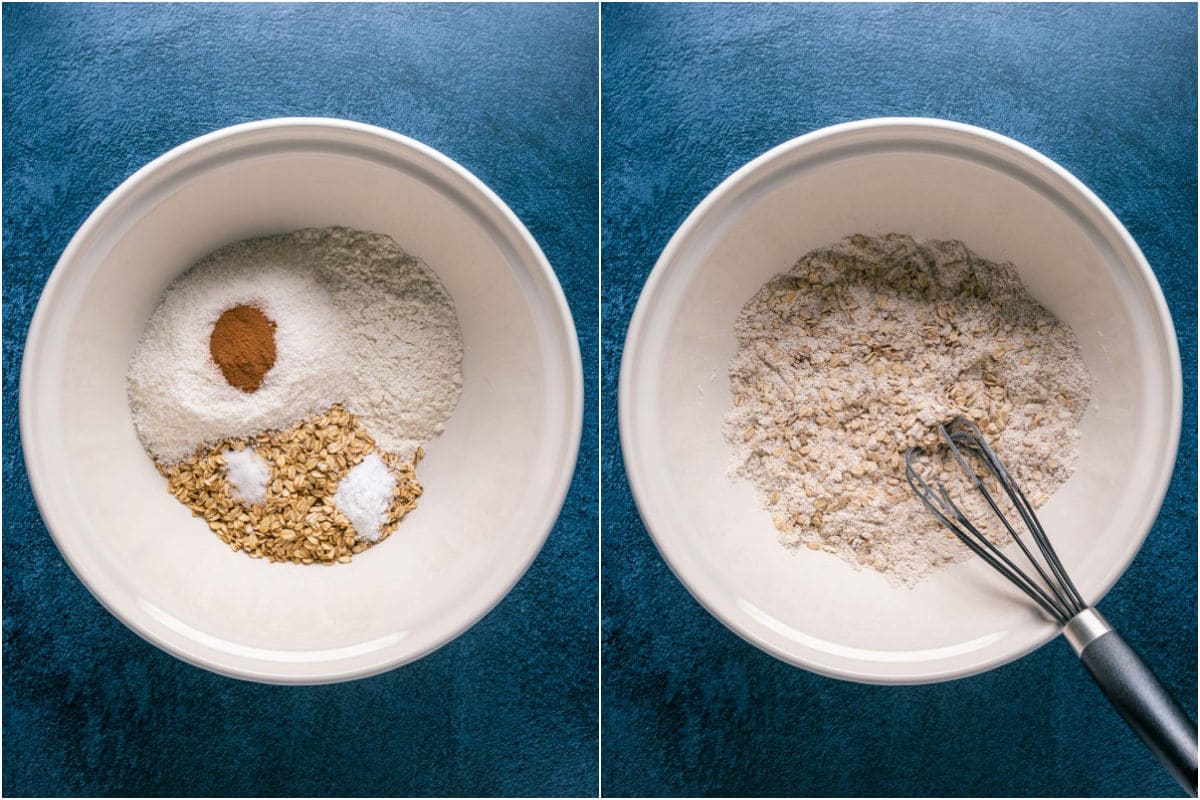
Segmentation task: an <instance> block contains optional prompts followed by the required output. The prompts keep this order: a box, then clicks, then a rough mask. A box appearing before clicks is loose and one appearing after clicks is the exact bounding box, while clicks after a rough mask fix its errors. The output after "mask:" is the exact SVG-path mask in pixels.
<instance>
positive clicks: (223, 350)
mask: <svg viewBox="0 0 1200 800" xmlns="http://www.w3.org/2000/svg"><path fill="white" fill-rule="evenodd" d="M208 350H209V352H210V353H211V354H212V359H213V361H215V362H216V364H217V366H218V367H220V368H221V374H223V375H224V376H225V380H227V381H229V383H230V385H232V386H236V387H237V388H239V389H241V390H242V391H243V392H251V393H253V392H256V391H258V387H259V386H261V385H262V382H263V377H264V376H265V375H266V374H267V373H268V372H269V371H270V370H271V367H273V366H275V323H274V322H273V321H272V320H271V319H270V318H268V317H267V315H266V314H264V313H263V312H262V309H260V308H257V307H255V306H246V305H239V306H234V307H233V308H227V309H225V311H224V312H223V313H222V314H221V316H220V317H219V318H218V319H217V324H216V325H214V326H213V330H212V335H211V336H210V337H209V339H208Z"/></svg>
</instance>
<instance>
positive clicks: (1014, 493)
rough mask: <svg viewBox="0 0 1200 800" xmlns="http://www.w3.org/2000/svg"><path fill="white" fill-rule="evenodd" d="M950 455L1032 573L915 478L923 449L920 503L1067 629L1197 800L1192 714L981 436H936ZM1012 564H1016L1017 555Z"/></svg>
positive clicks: (947, 428)
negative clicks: (1057, 547)
mask: <svg viewBox="0 0 1200 800" xmlns="http://www.w3.org/2000/svg"><path fill="white" fill-rule="evenodd" d="M938 430H939V432H940V434H941V436H942V439H943V440H944V441H945V444H946V446H947V447H948V448H949V451H950V453H951V454H952V455H953V456H954V459H955V460H956V461H957V462H958V465H959V467H961V468H962V471H963V472H964V473H965V474H966V476H967V478H968V480H969V481H970V483H971V484H972V485H973V486H974V488H975V489H977V490H978V491H979V492H980V494H982V495H983V498H984V500H986V501H987V504H988V506H989V507H990V508H991V510H992V512H993V513H994V514H995V516H996V518H997V519H999V521H1000V524H1001V525H1002V526H1003V527H1004V530H1005V531H1007V533H1008V536H1009V537H1010V538H1011V539H1012V541H1013V542H1015V543H1016V545H1017V547H1018V548H1019V549H1020V551H1021V554H1022V555H1023V556H1024V560H1026V561H1028V562H1029V564H1030V565H1032V570H1025V569H1022V568H1021V567H1019V566H1017V564H1016V563H1014V561H1013V560H1012V559H1010V558H1009V557H1008V556H1006V555H1005V554H1004V553H1003V552H1002V551H1001V549H1000V547H998V546H997V545H996V544H994V543H993V542H992V541H991V540H990V539H988V537H986V536H984V535H983V533H982V532H981V531H980V529H979V528H978V527H976V526H975V525H974V524H973V523H972V522H971V521H970V520H969V519H967V517H966V515H964V514H963V512H962V510H961V509H960V508H959V507H958V505H956V504H955V502H954V501H953V500H952V499H951V498H950V495H949V494H948V493H947V492H946V489H945V487H944V486H943V485H941V484H938V486H937V488H936V489H934V488H933V487H931V486H930V485H929V483H928V482H926V480H925V479H924V478H922V477H921V475H920V474H918V472H917V468H916V466H915V464H914V461H915V460H916V459H917V458H918V457H919V456H921V455H922V454H923V450H922V449H921V448H920V447H914V448H911V449H910V450H909V451H908V452H907V453H905V455H904V464H905V469H904V474H905V477H906V478H907V479H908V483H909V485H910V486H911V487H912V489H913V491H914V492H916V495H917V497H919V498H920V499H921V502H922V503H924V504H925V507H926V508H927V509H928V510H929V511H930V512H931V513H932V514H933V515H934V516H935V517H937V519H938V521H939V522H941V523H942V524H943V525H945V526H946V527H947V528H949V529H950V530H951V531H952V532H953V533H954V535H955V536H956V537H958V539H959V540H960V541H961V542H962V543H963V544H965V545H966V546H967V547H969V548H970V549H971V550H972V551H973V552H974V553H975V554H976V555H978V556H979V557H980V558H982V559H983V560H984V561H986V562H987V563H988V564H989V565H990V566H991V567H992V568H994V569H995V570H996V571H997V572H999V573H1000V574H1001V575H1003V576H1004V577H1005V578H1006V579H1007V580H1008V581H1009V582H1011V583H1012V584H1013V585H1014V586H1016V587H1017V588H1018V589H1020V590H1021V591H1022V592H1024V593H1025V594H1026V595H1028V596H1029V598H1030V599H1031V600H1033V601H1034V602H1035V603H1037V605H1038V606H1039V607H1040V608H1041V609H1042V610H1043V611H1044V612H1046V614H1048V615H1049V616H1050V617H1051V618H1052V619H1053V620H1054V621H1055V622H1056V623H1058V625H1060V626H1061V627H1062V632H1063V636H1064V637H1065V638H1066V640H1067V641H1068V642H1069V643H1070V644H1071V647H1072V648H1073V649H1074V650H1075V653H1076V655H1078V656H1079V659H1080V661H1082V662H1083V665H1084V666H1085V667H1087V670H1088V672H1090V673H1091V675H1092V677H1093V678H1094V679H1095V681H1096V683H1097V684H1098V685H1099V686H1100V689H1101V690H1102V691H1103V692H1104V694H1105V696H1107V697H1108V699H1109V702H1111V703H1112V704H1113V706H1114V707H1115V708H1116V709H1117V711H1118V712H1120V714H1121V716H1122V717H1124V719H1125V721H1126V722H1127V723H1129V726H1130V727H1131V728H1133V730H1134V731H1135V732H1136V733H1137V735H1138V736H1140V737H1141V738H1142V741H1144V742H1145V743H1146V745H1147V746H1148V747H1149V748H1150V750H1151V752H1153V753H1154V755H1155V756H1156V757H1157V758H1158V760H1159V761H1160V762H1162V764H1163V766H1165V767H1166V768H1167V770H1168V771H1169V772H1170V773H1171V775H1172V776H1174V778H1175V780H1177V781H1179V784H1180V785H1181V786H1182V787H1183V788H1184V789H1185V790H1186V791H1187V792H1188V793H1189V794H1190V795H1191V796H1193V797H1195V796H1196V726H1195V724H1194V723H1193V722H1192V721H1191V720H1190V719H1189V718H1188V716H1187V713H1186V712H1184V710H1183V709H1182V708H1181V707H1180V706H1179V704H1178V703H1177V702H1175V700H1174V699H1173V698H1172V697H1171V695H1170V694H1168V693H1167V690H1166V689H1165V688H1163V685H1162V683H1160V682H1159V680H1158V678H1156V677H1155V675H1154V673H1153V672H1151V671H1150V669H1149V668H1148V667H1147V666H1146V665H1145V663H1143V662H1142V660H1141V658H1140V657H1139V656H1138V655H1137V653H1135V652H1134V651H1133V649H1132V648H1130V646H1129V645H1128V644H1126V643H1125V640H1124V639H1122V638H1121V636H1120V635H1119V634H1118V633H1117V632H1116V631H1115V630H1113V628H1112V626H1111V625H1109V624H1108V622H1107V621H1106V620H1105V619H1104V617H1102V616H1100V612H1098V611H1097V610H1096V609H1094V608H1091V607H1089V606H1088V604H1087V603H1085V602H1084V600H1083V598H1082V597H1081V596H1080V594H1079V590H1078V589H1076V588H1075V584H1074V583H1072V582H1071V578H1070V576H1068V575H1067V571H1066V570H1065V569H1064V568H1063V565H1062V562H1061V561H1059V558H1058V555H1057V554H1056V553H1055V552H1054V547H1053V546H1052V545H1051V544H1050V539H1049V537H1047V536H1046V531H1045V529H1044V528H1043V527H1042V525H1041V523H1040V522H1039V521H1038V518H1037V514H1035V513H1034V510H1033V505H1032V504H1031V503H1030V502H1029V500H1028V499H1027V498H1026V497H1025V494H1024V492H1022V491H1021V488H1020V487H1019V486H1018V485H1017V483H1016V481H1015V480H1013V477H1012V475H1011V474H1010V473H1009V471H1008V470H1007V469H1006V468H1005V466H1004V464H1003V463H1002V462H1001V461H1000V458H999V457H998V456H997V455H996V453H995V452H994V451H993V450H992V448H991V447H989V446H988V443H987V442H986V441H985V440H984V438H983V433H982V432H981V431H980V430H979V428H978V427H977V426H976V425H975V424H974V423H973V422H971V421H970V420H968V419H965V418H963V417H956V418H954V419H953V420H951V421H950V422H948V423H946V424H945V425H942V426H939V428H938ZM989 481H990V482H992V483H993V484H994V485H996V486H999V487H1000V488H1001V489H1003V491H1004V494H1005V495H1007V497H1008V500H1009V501H1010V502H1011V504H1012V507H1013V508H1014V509H1015V510H1016V514H1017V516H1019V517H1020V518H1021V519H1020V524H1022V525H1023V526H1024V527H1025V528H1026V529H1027V530H1028V531H1029V535H1030V538H1032V539H1033V543H1034V545H1035V548H1036V550H1037V554H1039V555H1040V556H1041V559H1040V560H1039V559H1038V558H1035V557H1034V555H1035V554H1034V552H1032V551H1031V550H1030V548H1029V547H1028V546H1027V545H1026V543H1025V541H1024V540H1023V539H1022V538H1021V536H1019V535H1018V533H1017V530H1016V528H1015V527H1014V526H1013V523H1012V522H1011V521H1010V519H1009V517H1008V516H1006V514H1005V513H1004V512H1003V511H1002V510H1001V509H1000V506H999V505H998V504H997V502H996V498H995V497H994V496H993V495H992V492H991V490H989V488H988V483H989ZM1013 556H1014V557H1017V558H1019V557H1020V556H1017V554H1016V553H1013Z"/></svg>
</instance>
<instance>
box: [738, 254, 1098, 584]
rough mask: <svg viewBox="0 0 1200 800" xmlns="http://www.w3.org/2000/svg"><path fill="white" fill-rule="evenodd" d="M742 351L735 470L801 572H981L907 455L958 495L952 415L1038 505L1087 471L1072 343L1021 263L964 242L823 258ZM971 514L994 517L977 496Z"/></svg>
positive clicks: (767, 310) (753, 303) (777, 293)
mask: <svg viewBox="0 0 1200 800" xmlns="http://www.w3.org/2000/svg"><path fill="white" fill-rule="evenodd" d="M736 334H737V339H738V351H737V354H736V355H735V356H734V359H733V361H732V363H731V364H730V367H729V376H730V388H731V391H732V395H733V407H732V408H731V409H730V411H729V412H728V414H727V415H726V418H725V436H726V439H727V440H728V441H729V443H730V445H731V446H732V447H733V449H734V458H733V462H732V465H731V468H730V471H731V474H733V475H735V476H740V477H744V478H747V479H749V480H750V481H751V482H753V483H754V485H755V486H756V487H757V488H758V489H759V491H760V493H761V496H762V497H763V501H764V505H765V506H766V508H767V510H768V511H770V512H771V515H772V517H773V520H774V522H775V527H776V528H777V529H778V531H779V538H780V541H781V542H782V543H783V544H784V545H786V546H788V547H789V548H793V549H796V550H798V552H799V553H800V554H801V555H807V554H809V551H824V552H828V553H833V554H835V555H837V556H839V557H841V558H843V559H845V560H847V561H849V562H850V563H851V564H853V565H855V566H856V567H870V568H873V569H875V570H878V571H879V572H882V573H883V574H884V575H885V576H887V577H888V578H889V579H890V580H892V581H893V582H895V583H902V584H910V585H911V584H912V583H913V582H915V581H916V580H917V579H919V578H921V577H922V576H924V575H926V574H928V573H929V572H930V571H932V570H934V569H935V568H937V567H939V566H942V565H944V564H947V563H951V562H954V561H961V560H963V559H964V558H967V557H969V556H970V555H971V553H970V551H969V550H968V549H967V548H966V546H965V545H963V544H962V543H960V542H959V541H958V540H957V539H955V538H953V535H952V534H950V533H949V531H946V530H944V529H943V528H942V527H941V526H940V525H939V523H938V522H937V521H936V520H935V519H934V518H933V516H931V515H930V514H929V512H928V511H926V510H925V508H924V507H923V506H922V505H921V503H920V501H919V500H918V499H917V498H916V497H915V496H914V495H913V493H912V491H911V489H910V488H909V486H908V484H907V483H906V481H905V477H904V462H903V456H904V453H905V451H906V450H907V449H908V448H909V447H911V446H914V445H922V446H924V447H927V448H934V449H931V450H930V452H931V453H933V454H934V455H935V456H940V457H936V458H933V459H931V461H932V463H931V464H929V465H928V466H929V468H930V469H932V470H933V471H934V472H933V476H934V478H935V479H936V480H938V481H941V482H945V483H947V484H948V485H950V486H951V487H952V486H953V485H954V481H955V479H956V478H957V477H958V469H957V467H956V466H955V465H954V464H953V462H951V461H950V460H949V459H948V458H946V457H945V455H946V454H945V453H944V452H940V451H938V450H937V449H936V447H937V445H938V438H937V434H936V426H937V425H938V424H940V423H944V422H947V421H949V420H950V418H952V417H954V416H959V415H961V416H966V417H968V418H971V419H972V420H974V421H975V422H976V423H977V424H979V425H980V427H981V428H983V430H984V433H985V436H987V438H988V439H989V440H990V442H991V444H992V446H993V448H994V449H995V450H996V452H997V453H998V454H999V455H1000V457H1001V458H1002V459H1003V460H1004V461H1005V463H1006V464H1007V466H1008V467H1009V469H1010V471H1011V472H1012V473H1013V475H1014V477H1015V478H1016V479H1017V482H1018V483H1019V484H1021V485H1022V486H1023V488H1024V490H1025V492H1026V494H1027V495H1028V496H1029V498H1030V500H1031V501H1032V502H1033V503H1034V504H1035V506H1040V505H1041V504H1042V503H1043V502H1044V501H1045V500H1046V499H1048V498H1049V496H1050V494H1051V493H1053V492H1054V490H1055V489H1057V488H1058V487H1059V486H1060V485H1061V484H1062V483H1064V482H1065V481H1066V480H1067V478H1069V477H1070V475H1071V473H1072V471H1073V470H1074V465H1075V461H1076V457H1077V451H1078V444H1077V442H1078V437H1079V432H1078V424H1079V420H1080V418H1081V417H1082V416H1083V413H1084V411H1085V409H1086V408H1087V405H1088V401H1089V399H1090V394H1091V384H1090V378H1089V376H1088V374H1087V371H1086V369H1085V367H1084V363H1083V357H1082V355H1081V354H1080V351H1079V345H1078V343H1077V341H1076V339H1075V335H1074V333H1073V332H1072V331H1071V329H1070V328H1069V327H1068V326H1067V325H1066V324H1064V323H1062V322H1060V321H1059V320H1057V319H1055V318H1054V316H1052V315H1051V314H1050V312H1048V311H1047V310H1046V309H1045V308H1043V307H1042V306H1041V305H1040V304H1039V303H1038V302H1037V301H1036V300H1034V299H1033V297H1031V296H1030V295H1029V293H1028V291H1027V290H1026V289H1025V287H1024V286H1023V285H1022V284H1021V282H1020V280H1019V278H1018V276H1017V272H1016V270H1015V268H1014V267H1013V266H1012V265H1011V264H996V263H991V262H988V261H985V260H984V259H982V258H980V257H979V256H977V255H975V254H974V253H972V252H971V251H970V250H968V249H967V248H966V246H965V245H963V244H962V242H953V241H949V242H941V241H928V242H917V241H915V240H913V239H912V237H909V236H903V235H899V234H888V235H886V236H878V237H869V236H851V237H848V238H846V239H843V240H841V241H839V242H837V243H836V244H834V245H832V246H830V247H827V248H821V249H818V250H814V251H812V252H811V253H808V254H807V255H805V256H804V257H803V258H802V259H801V260H800V262H799V263H798V264H796V266H795V267H793V268H792V269H791V270H790V271H789V272H787V273H785V274H783V275H778V276H776V277H775V278H773V279H772V280H770V281H769V282H768V283H767V284H766V285H765V286H764V287H763V288H762V289H761V290H760V291H759V292H758V293H757V294H756V295H755V296H754V297H752V298H751V299H750V301H749V302H747V303H746V305H745V307H744V308H743V309H742V312H741V314H740V315H739V317H738V320H737V324H736ZM931 482H932V481H931ZM960 483H963V484H965V481H960ZM956 500H957V501H958V502H959V503H960V504H961V505H962V507H963V509H964V511H965V512H966V513H967V515H968V517H969V518H972V519H974V520H976V521H977V522H985V521H986V520H987V519H988V518H990V512H989V511H988V510H987V508H986V507H985V506H983V501H982V500H981V499H980V498H979V497H978V496H977V495H976V493H974V492H973V490H972V491H970V492H969V494H968V496H962V497H958V498H956ZM998 527H999V526H997V528H998ZM1000 534H1002V531H999V532H997V535H998V536H999V535H1000ZM999 540H1000V539H998V541H999Z"/></svg>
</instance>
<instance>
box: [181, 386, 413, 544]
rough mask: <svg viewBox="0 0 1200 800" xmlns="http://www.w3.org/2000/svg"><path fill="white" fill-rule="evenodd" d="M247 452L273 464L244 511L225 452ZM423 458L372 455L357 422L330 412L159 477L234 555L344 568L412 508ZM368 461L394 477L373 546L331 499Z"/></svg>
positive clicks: (234, 442) (228, 444)
mask: <svg viewBox="0 0 1200 800" xmlns="http://www.w3.org/2000/svg"><path fill="white" fill-rule="evenodd" d="M251 448H252V449H253V451H254V452H255V453H257V454H259V455H260V456H261V457H262V458H263V459H264V460H265V461H266V462H268V463H269V464H271V466H272V471H273V477H272V480H271V482H270V483H269V484H267V485H266V487H265V491H264V497H263V500H262V501H261V502H259V503H255V504H254V505H252V506H250V507H247V506H246V505H245V503H243V502H242V501H240V500H239V499H237V497H236V496H235V493H234V491H233V486H232V485H231V482H230V480H229V478H228V475H227V473H226V467H227V466H228V455H227V454H228V452H229V451H231V450H233V451H241V452H249V450H250V449H251ZM422 454H423V451H422V450H418V451H417V454H416V456H415V458H414V460H413V461H407V462H406V461H401V460H400V459H399V458H398V457H397V456H396V455H395V454H393V453H386V452H381V451H379V450H377V449H376V446H375V440H374V439H373V438H372V437H371V434H370V433H369V432H368V431H367V429H366V427H365V426H364V425H363V424H362V422H361V421H360V420H358V419H357V418H356V417H355V416H354V415H353V414H351V413H349V412H348V411H346V409H345V408H343V407H342V406H340V405H335V406H333V407H332V408H330V409H329V410H328V411H327V412H326V413H324V414H320V415H317V416H315V417H312V418H310V419H306V420H304V421H303V422H301V423H300V424H298V425H296V426H294V427H292V428H288V429H286V430H282V431H265V432H262V433H259V434H257V435H255V436H252V437H247V438H243V439H231V440H226V441H223V442H218V443H216V444H215V445H213V446H212V447H209V448H204V449H202V450H201V451H200V452H198V453H196V455H194V456H192V457H191V458H188V459H184V460H183V461H180V462H179V463H177V464H174V465H171V466H169V467H168V466H162V465H159V471H160V472H162V474H163V475H164V476H165V477H166V478H167V486H168V489H169V491H170V492H171V494H173V495H174V496H175V497H176V498H177V499H178V500H179V501H180V502H181V503H183V504H184V505H186V506H187V507H188V508H190V509H191V510H192V514H193V515H195V516H197V517H203V518H204V520H205V522H207V523H208V525H209V527H210V528H212V530H213V531H214V532H215V533H216V534H217V536H219V537H221V541H223V542H225V543H226V544H228V545H229V546H230V548H231V549H232V550H234V551H235V552H236V551H242V552H244V553H246V554H247V555H248V556H250V557H251V558H266V559H268V560H270V561H291V562H294V563H297V564H312V563H324V564H333V563H339V562H340V563H343V564H344V563H349V561H350V558H351V556H352V555H353V554H355V553H361V552H362V551H364V550H366V549H367V547H369V546H370V545H371V544H373V543H374V542H376V541H381V540H382V539H384V538H386V537H387V536H388V535H389V534H391V533H392V531H394V530H395V528H396V525H397V524H399V522H400V520H401V519H402V518H403V517H404V515H405V514H407V513H408V512H409V511H411V510H412V509H414V508H416V505H417V498H419V497H420V496H421V485H420V484H419V483H418V482H417V479H416V473H415V469H416V461H417V460H418V459H419V458H420V456H421V455H422ZM370 456H374V457H375V458H377V459H379V460H380V461H381V463H382V464H385V465H386V467H387V469H388V471H389V474H390V475H394V476H395V480H394V481H393V484H392V486H391V491H390V493H389V496H388V498H387V503H386V508H385V509H384V512H383V519H382V521H381V522H380V524H379V528H378V531H377V536H376V538H375V539H374V540H372V539H369V538H367V537H366V536H362V535H361V534H360V532H359V531H357V530H356V529H355V526H354V524H353V523H352V522H351V520H350V519H349V518H348V517H347V515H346V514H345V513H344V512H343V511H342V510H341V509H340V508H339V507H338V505H337V503H336V501H335V499H334V498H335V496H336V494H337V491H338V485H339V483H340V482H342V481H343V480H345V478H346V476H347V475H349V474H350V473H351V471H352V470H353V469H354V468H355V467H356V466H357V465H359V464H360V463H362V461H363V460H364V459H366V458H368V457H370Z"/></svg>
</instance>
